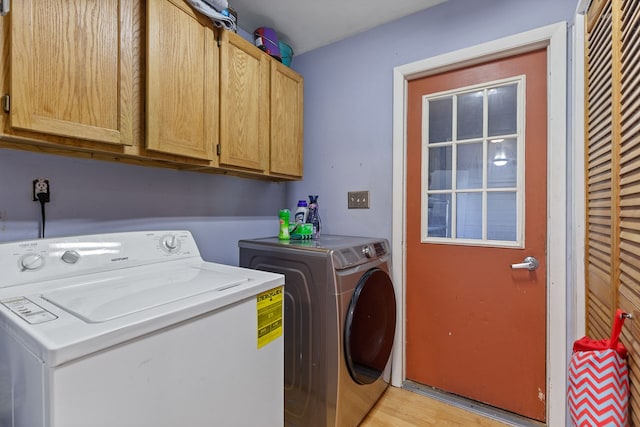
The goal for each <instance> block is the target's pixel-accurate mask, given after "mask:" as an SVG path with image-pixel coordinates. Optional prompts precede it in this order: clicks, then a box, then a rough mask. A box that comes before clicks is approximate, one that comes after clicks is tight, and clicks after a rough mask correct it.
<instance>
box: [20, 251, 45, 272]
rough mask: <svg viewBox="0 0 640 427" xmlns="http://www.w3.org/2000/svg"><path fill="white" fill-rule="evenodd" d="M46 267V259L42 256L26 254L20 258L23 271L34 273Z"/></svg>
mask: <svg viewBox="0 0 640 427" xmlns="http://www.w3.org/2000/svg"><path fill="white" fill-rule="evenodd" d="M42 267H44V257H43V256H42V255H40V254H33V253H30V254H26V255H23V256H22V257H21V258H20V268H21V269H22V271H26V270H29V271H34V270H39V269H41V268H42Z"/></svg>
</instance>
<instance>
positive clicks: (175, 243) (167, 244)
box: [160, 234, 180, 253]
mask: <svg viewBox="0 0 640 427" xmlns="http://www.w3.org/2000/svg"><path fill="white" fill-rule="evenodd" d="M160 244H161V246H162V249H164V250H165V251H167V252H169V253H172V252H176V251H178V249H180V240H178V238H177V237H176V236H175V235H174V234H168V235H166V236H164V237H162V240H161V243H160Z"/></svg>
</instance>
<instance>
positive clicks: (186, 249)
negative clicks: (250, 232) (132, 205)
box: [0, 231, 284, 427]
mask: <svg viewBox="0 0 640 427" xmlns="http://www.w3.org/2000/svg"><path fill="white" fill-rule="evenodd" d="M0 272H2V273H1V275H0V426H1V427H9V426H11V427H41V426H42V427H115V426H117V427H161V426H166V427H177V426H225V427H226V426H238V427H246V426H257V425H260V426H270V427H280V426H282V425H283V422H284V421H283V410H282V408H283V392H282V387H283V337H282V327H283V326H282V320H283V308H282V307H283V303H282V285H283V284H284V278H283V276H282V275H280V274H273V273H266V272H260V271H255V270H249V269H243V268H239V267H232V266H227V265H221V264H215V263H210V262H205V261H203V260H202V258H201V257H200V254H199V251H198V248H197V246H196V243H195V241H194V239H193V237H192V236H191V234H190V233H189V232H188V231H160V232H133V233H115V234H103V235H93V236H77V237H67V238H50V239H40V240H32V241H24V242H14V243H4V244H0Z"/></svg>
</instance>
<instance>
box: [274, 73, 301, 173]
mask: <svg viewBox="0 0 640 427" xmlns="http://www.w3.org/2000/svg"><path fill="white" fill-rule="evenodd" d="M270 135H271V137H270V142H271V145H270V149H271V156H270V157H271V159H270V160H271V165H270V168H269V170H270V172H271V173H275V174H281V175H289V176H293V177H302V170H303V143H302V141H303V80H302V77H301V76H300V75H299V74H298V73H295V72H294V71H293V70H291V69H290V68H288V67H286V66H285V65H282V64H280V63H279V62H277V61H272V62H271V134H270Z"/></svg>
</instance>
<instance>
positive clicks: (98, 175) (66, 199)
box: [0, 149, 286, 265]
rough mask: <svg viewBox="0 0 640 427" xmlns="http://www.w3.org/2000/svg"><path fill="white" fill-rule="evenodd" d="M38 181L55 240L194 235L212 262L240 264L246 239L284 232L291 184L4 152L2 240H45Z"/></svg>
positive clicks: (0, 155) (0, 152)
mask: <svg viewBox="0 0 640 427" xmlns="http://www.w3.org/2000/svg"><path fill="white" fill-rule="evenodd" d="M38 177H44V178H47V179H49V181H50V184H51V198H52V200H51V203H48V204H47V205H46V218H47V220H46V235H47V236H50V237H54V236H63V235H73V234H89V233H106V232H114V231H130V230H151V229H161V230H166V229H188V230H190V231H191V232H192V233H193V234H194V237H195V239H196V241H197V242H198V246H199V248H200V251H201V253H202V256H203V257H204V258H205V259H207V260H210V261H215V262H222V263H226V264H234V265H235V264H237V263H238V245H237V243H238V240H239V239H243V238H252V237H263V236H273V235H276V234H277V230H278V219H277V215H278V209H279V208H280V206H282V205H283V203H284V194H285V185H286V184H284V183H269V182H265V181H259V180H254V179H245V178H236V177H228V176H222V175H210V174H204V173H196V172H186V171H177V170H170V169H160V168H151V167H143V166H133V165H126V164H121V163H111V162H103V161H97V160H85V159H75V158H67V157H59V156H53V155H46V154H36V153H29V152H22V151H15V150H8V149H0V242H2V241H13V240H25V239H32V238H37V237H38V229H39V228H38V227H39V220H40V205H39V203H37V202H33V201H32V200H31V182H32V180H33V179H35V178H38Z"/></svg>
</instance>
